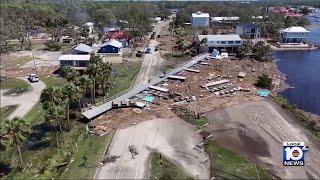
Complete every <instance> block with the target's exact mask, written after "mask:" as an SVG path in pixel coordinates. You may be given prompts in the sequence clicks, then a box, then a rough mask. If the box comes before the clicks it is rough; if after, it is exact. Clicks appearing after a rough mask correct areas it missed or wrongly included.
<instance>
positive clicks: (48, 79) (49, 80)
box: [40, 75, 68, 87]
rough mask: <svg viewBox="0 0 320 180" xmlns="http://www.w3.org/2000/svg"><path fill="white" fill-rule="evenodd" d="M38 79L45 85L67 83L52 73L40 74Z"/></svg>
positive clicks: (62, 84)
mask: <svg viewBox="0 0 320 180" xmlns="http://www.w3.org/2000/svg"><path fill="white" fill-rule="evenodd" d="M40 80H41V81H43V82H44V83H45V84H46V87H52V86H64V85H67V83H68V82H67V80H66V79H64V78H61V77H58V76H54V75H47V76H40Z"/></svg>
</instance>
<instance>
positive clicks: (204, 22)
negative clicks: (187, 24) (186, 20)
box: [191, 11, 210, 27]
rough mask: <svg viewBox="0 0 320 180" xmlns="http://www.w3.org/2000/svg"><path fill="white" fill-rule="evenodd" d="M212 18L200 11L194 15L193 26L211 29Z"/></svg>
mask: <svg viewBox="0 0 320 180" xmlns="http://www.w3.org/2000/svg"><path fill="white" fill-rule="evenodd" d="M209 19H210V16H209V14H208V13H202V12H200V11H198V12H196V13H192V18H191V25H192V27H209V21H210V20H209Z"/></svg>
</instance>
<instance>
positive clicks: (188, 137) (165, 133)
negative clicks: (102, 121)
mask: <svg viewBox="0 0 320 180" xmlns="http://www.w3.org/2000/svg"><path fill="white" fill-rule="evenodd" d="M195 131H196V129H195V127H193V126H192V125H191V124H189V123H187V122H185V121H183V120H181V119H179V118H171V119H154V120H149V121H144V122H141V123H139V124H137V125H134V126H131V127H128V128H125V129H119V130H117V131H116V133H115V135H114V137H113V139H112V142H111V144H110V147H109V151H108V155H120V156H121V157H120V158H119V159H117V161H116V162H114V163H110V164H107V165H105V166H103V167H101V168H98V169H97V171H96V173H95V176H94V179H146V178H148V166H149V164H148V158H149V155H150V153H151V152H152V151H157V152H159V153H161V154H162V155H163V156H165V157H166V158H168V159H169V160H171V161H172V162H173V163H176V164H177V165H179V166H180V167H182V168H183V169H184V171H185V172H186V173H187V174H189V175H190V176H191V177H194V178H196V179H208V178H209V168H208V164H209V162H206V163H205V164H203V163H201V161H202V160H204V159H205V158H206V157H208V155H207V154H206V153H205V152H202V151H199V150H195V149H193V147H194V145H196V144H199V143H200V142H201V141H202V138H201V136H200V135H199V134H197V133H196V132H195ZM129 145H134V146H135V147H136V148H137V151H138V155H136V156H135V158H134V159H132V156H131V153H130V152H129V150H128V146H129Z"/></svg>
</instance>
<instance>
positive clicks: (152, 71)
mask: <svg viewBox="0 0 320 180" xmlns="http://www.w3.org/2000/svg"><path fill="white" fill-rule="evenodd" d="M169 24H170V21H169V20H167V21H160V22H158V23H157V24H156V25H155V26H154V29H153V32H156V35H155V37H157V36H158V34H160V32H161V30H162V29H163V28H164V27H166V26H169ZM158 44H159V42H157V39H151V40H150V43H149V47H150V48H152V49H154V48H155V47H156V46H157V45H158ZM163 62H164V59H163V58H162V57H161V55H160V53H159V51H156V52H153V53H152V54H146V55H145V56H144V58H143V62H142V65H141V68H140V71H139V74H138V75H137V78H136V81H135V86H141V85H144V84H147V83H148V82H149V80H152V79H153V78H154V77H156V76H157V75H159V74H160V73H161V72H160V71H159V70H160V66H161V64H162V63H163Z"/></svg>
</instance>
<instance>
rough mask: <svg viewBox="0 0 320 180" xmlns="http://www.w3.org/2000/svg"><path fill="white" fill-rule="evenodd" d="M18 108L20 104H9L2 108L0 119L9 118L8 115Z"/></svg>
mask: <svg viewBox="0 0 320 180" xmlns="http://www.w3.org/2000/svg"><path fill="white" fill-rule="evenodd" d="M17 108H18V105H9V106H4V107H2V108H0V120H1V121H2V120H4V119H7V118H8V116H9V115H10V114H11V113H13V111H15V110H16V109H17Z"/></svg>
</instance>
